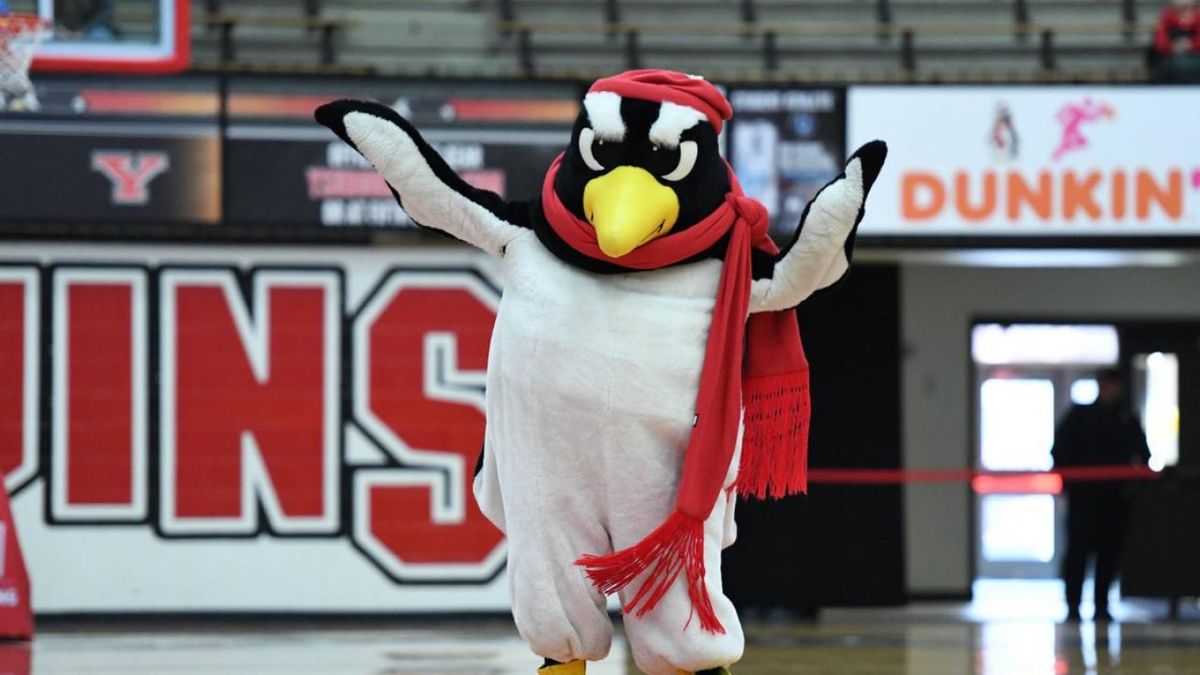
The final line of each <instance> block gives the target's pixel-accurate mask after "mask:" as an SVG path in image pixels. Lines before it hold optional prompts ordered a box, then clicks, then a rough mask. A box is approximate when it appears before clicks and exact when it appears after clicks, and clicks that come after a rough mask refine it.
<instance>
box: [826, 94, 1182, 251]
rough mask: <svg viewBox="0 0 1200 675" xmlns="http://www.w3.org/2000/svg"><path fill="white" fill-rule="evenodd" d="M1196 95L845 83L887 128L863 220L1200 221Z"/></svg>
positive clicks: (909, 227)
mask: <svg viewBox="0 0 1200 675" xmlns="http://www.w3.org/2000/svg"><path fill="white" fill-rule="evenodd" d="M1196 119H1200V96H1198V95H1197V92H1196V90H1195V89H1188V88H1177V89H1173V88H1163V87H1155V88H1153V89H1151V88H1148V87H1111V86H1109V87H1103V86H1096V87H1075V86H1072V87H1036V88H1034V87H969V88H968V87H854V88H852V89H851V90H850V92H849V99H848V127H849V139H850V146H851V147H854V146H857V145H858V144H860V143H865V142H867V141H870V140H872V139H876V138H881V139H884V140H886V141H887V142H888V145H889V149H890V152H889V154H888V162H887V166H886V167H885V168H884V170H883V173H882V174H881V175H880V177H879V182H878V183H877V184H876V185H875V188H874V190H873V191H872V192H871V200H870V204H869V207H868V208H869V210H870V214H871V215H870V217H869V218H868V219H867V220H866V221H865V222H864V224H863V228H862V230H861V234H863V235H864V236H869V235H900V236H917V237H920V236H930V235H943V236H980V235H983V236H989V237H1029V236H1046V235H1051V236H1059V237H1074V236H1114V235H1116V236H1123V237H1140V236H1147V235H1156V236H1162V235H1168V236H1177V235H1188V236H1198V235H1200V134H1198V133H1197V131H1196V122H1195V120H1196Z"/></svg>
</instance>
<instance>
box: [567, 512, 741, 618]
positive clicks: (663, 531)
mask: <svg viewBox="0 0 1200 675" xmlns="http://www.w3.org/2000/svg"><path fill="white" fill-rule="evenodd" d="M575 564H576V565H579V566H580V567H583V568H584V569H585V570H587V575H588V578H589V579H591V581H592V584H594V585H595V586H596V588H597V589H599V590H600V592H602V593H604V594H605V595H611V594H613V593H616V592H618V591H620V590H622V589H624V588H625V587H627V586H629V585H630V584H632V583H633V582H634V581H636V580H637V578H638V577H639V576H641V575H642V574H643V573H645V572H646V571H647V570H649V572H650V574H649V576H647V577H646V579H645V580H644V581H642V584H641V586H640V587H639V588H638V591H637V593H635V594H634V596H633V597H632V598H631V599H630V600H629V602H627V603H625V606H624V607H623V608H622V609H623V611H624V612H625V613H627V614H634V615H635V616H637V617H638V618H639V619H640V618H642V617H644V616H645V615H646V614H647V613H648V612H650V610H652V609H654V608H655V606H657V605H658V603H659V601H660V600H662V599H663V597H664V596H666V594H667V591H669V590H670V589H671V586H672V585H673V584H674V583H675V579H676V578H677V577H678V576H679V574H680V573H681V572H682V573H684V574H685V575H686V579H687V588H688V596H689V597H690V598H691V601H692V608H693V609H694V610H695V612H696V616H698V617H699V619H700V627H701V628H703V629H704V630H706V631H708V632H709V633H720V634H724V633H725V627H724V626H722V625H721V622H720V620H719V619H717V614H716V611H715V610H714V609H713V606H712V598H710V597H709V594H708V588H707V587H706V586H705V585H704V521H703V520H700V519H697V518H692V517H691V516H688V515H686V514H684V513H681V512H679V511H676V512H674V513H672V514H671V516H670V517H669V518H667V520H666V521H664V522H663V524H662V525H659V527H658V529H656V530H654V531H653V532H651V533H650V534H649V535H647V536H646V537H645V538H644V539H642V540H641V541H639V542H638V543H636V544H634V545H633V546H630V547H629V548H626V549H623V550H620V551H614V552H612V553H609V554H608V555H585V556H583V557H582V558H580V559H579V560H577V561H576V562H575Z"/></svg>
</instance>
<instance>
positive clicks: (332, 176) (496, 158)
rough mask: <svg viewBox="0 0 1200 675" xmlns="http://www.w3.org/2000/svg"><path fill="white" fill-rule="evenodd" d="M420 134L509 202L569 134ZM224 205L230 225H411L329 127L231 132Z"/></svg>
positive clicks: (536, 183)
mask: <svg viewBox="0 0 1200 675" xmlns="http://www.w3.org/2000/svg"><path fill="white" fill-rule="evenodd" d="M423 135H424V137H425V139H426V140H427V141H429V143H430V144H431V145H433V146H434V148H436V149H437V150H438V152H439V153H441V155H442V157H443V158H444V159H445V160H446V163H447V164H449V165H450V168H451V169H453V170H454V171H456V172H457V173H458V174H459V175H460V176H462V178H463V179H464V180H465V181H467V182H468V183H470V184H472V185H474V186H476V187H480V188H484V189H486V190H491V191H492V192H496V193H498V194H500V195H501V196H505V197H509V198H512V199H529V198H532V197H534V196H535V195H537V194H538V191H539V190H540V189H541V186H542V177H543V176H545V174H546V169H547V168H549V166H550V163H551V162H552V161H553V160H554V158H555V157H556V156H557V155H558V153H560V152H562V149H563V148H564V147H565V146H566V145H567V144H568V143H569V142H570V140H571V136H570V132H569V131H514V130H506V131H499V130H496V129H482V128H474V129H437V128H434V129H430V130H428V131H426V132H425V133H424V134H423ZM230 139H231V140H230V141H229V143H228V144H227V146H226V148H227V152H228V158H227V159H228V161H227V162H226V167H227V171H228V173H227V178H228V181H227V183H226V185H227V187H226V193H225V206H226V218H227V220H228V221H229V223H230V224H231V225H234V226H236V225H239V224H264V225H278V226H293V227H306V226H313V225H319V226H322V227H330V228H336V227H345V228H411V227H414V223H413V222H412V220H411V219H410V218H409V217H408V215H407V214H405V213H404V210H403V209H402V208H400V206H399V205H398V204H397V203H396V199H395V197H393V196H392V193H391V190H390V189H389V188H388V185H387V183H385V182H384V180H383V179H382V178H380V177H379V174H377V173H376V172H375V170H374V169H373V168H372V167H371V165H370V164H369V163H368V162H367V161H366V160H365V159H363V157H362V156H361V155H359V154H358V152H356V151H355V150H354V149H353V148H351V147H350V146H349V145H347V144H346V143H344V142H343V141H342V140H341V139H339V138H337V137H336V136H334V135H333V134H332V133H331V132H330V131H329V130H327V129H325V128H323V127H318V126H316V125H315V124H312V123H309V124H305V125H303V126H294V127H262V126H248V125H247V126H237V127H233V128H231V129H230Z"/></svg>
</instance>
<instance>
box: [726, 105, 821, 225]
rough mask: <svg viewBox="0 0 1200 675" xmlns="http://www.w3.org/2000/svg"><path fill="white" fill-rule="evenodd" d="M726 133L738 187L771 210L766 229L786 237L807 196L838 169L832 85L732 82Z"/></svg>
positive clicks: (808, 198)
mask: <svg viewBox="0 0 1200 675" xmlns="http://www.w3.org/2000/svg"><path fill="white" fill-rule="evenodd" d="M729 99H730V103H731V104H732V105H733V109H734V118H733V120H732V121H731V122H730V125H729V127H730V128H729V131H728V133H727V136H728V143H729V148H728V149H729V158H730V163H731V164H732V165H733V169H734V171H735V172H736V173H737V175H738V180H739V181H740V182H741V184H742V189H743V190H745V191H746V194H748V195H750V196H751V197H754V198H756V199H758V200H759V201H761V202H762V203H763V204H764V205H766V207H767V211H769V212H770V214H771V235H772V237H773V238H774V239H775V240H776V241H779V242H785V241H790V240H791V235H792V233H793V232H794V231H795V229H796V226H797V225H798V224H799V223H800V216H801V215H802V214H803V213H804V207H805V206H806V205H807V204H808V202H809V200H810V199H812V198H813V196H815V195H816V194H817V190H820V189H821V187H822V186H823V185H825V184H826V183H828V182H829V181H830V180H832V179H833V178H834V177H835V176H837V174H838V173H839V172H840V171H841V168H842V159H843V157H844V156H845V148H844V147H843V146H844V142H845V116H844V113H843V106H842V100H843V97H842V92H841V91H840V90H837V89H770V88H753V89H748V88H741V87H735V88H733V89H731V91H730V92H729Z"/></svg>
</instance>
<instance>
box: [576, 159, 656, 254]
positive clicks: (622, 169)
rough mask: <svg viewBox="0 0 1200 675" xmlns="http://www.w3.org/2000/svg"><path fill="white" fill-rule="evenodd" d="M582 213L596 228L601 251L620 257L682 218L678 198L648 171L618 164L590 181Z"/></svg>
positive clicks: (584, 194)
mask: <svg viewBox="0 0 1200 675" xmlns="http://www.w3.org/2000/svg"><path fill="white" fill-rule="evenodd" d="M583 212H584V213H586V214H587V219H588V222H589V223H591V224H592V227H594V228H596V240H597V241H598V242H599V244H600V250H602V251H604V254H605V255H607V256H609V257H612V258H620V257H621V256H623V255H625V254H626V253H629V252H630V251H632V250H633V249H635V248H637V247H639V246H641V245H642V244H645V243H646V242H648V241H650V240H652V239H654V238H656V237H661V236H662V235H664V234H666V233H668V232H670V231H671V228H672V227H674V226H675V219H676V218H678V217H679V197H677V196H675V191H674V190H672V189H671V188H669V187H667V186H665V185H663V184H662V183H659V182H658V181H657V180H655V178H654V176H653V175H651V173H650V172H649V171H646V170H645V169H641V168H638V167H636V166H618V167H617V168H615V169H613V170H612V171H609V172H608V173H606V174H604V175H603V176H600V177H599V178H595V179H593V180H591V181H588V184H587V185H586V186H585V187H584V188H583Z"/></svg>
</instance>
